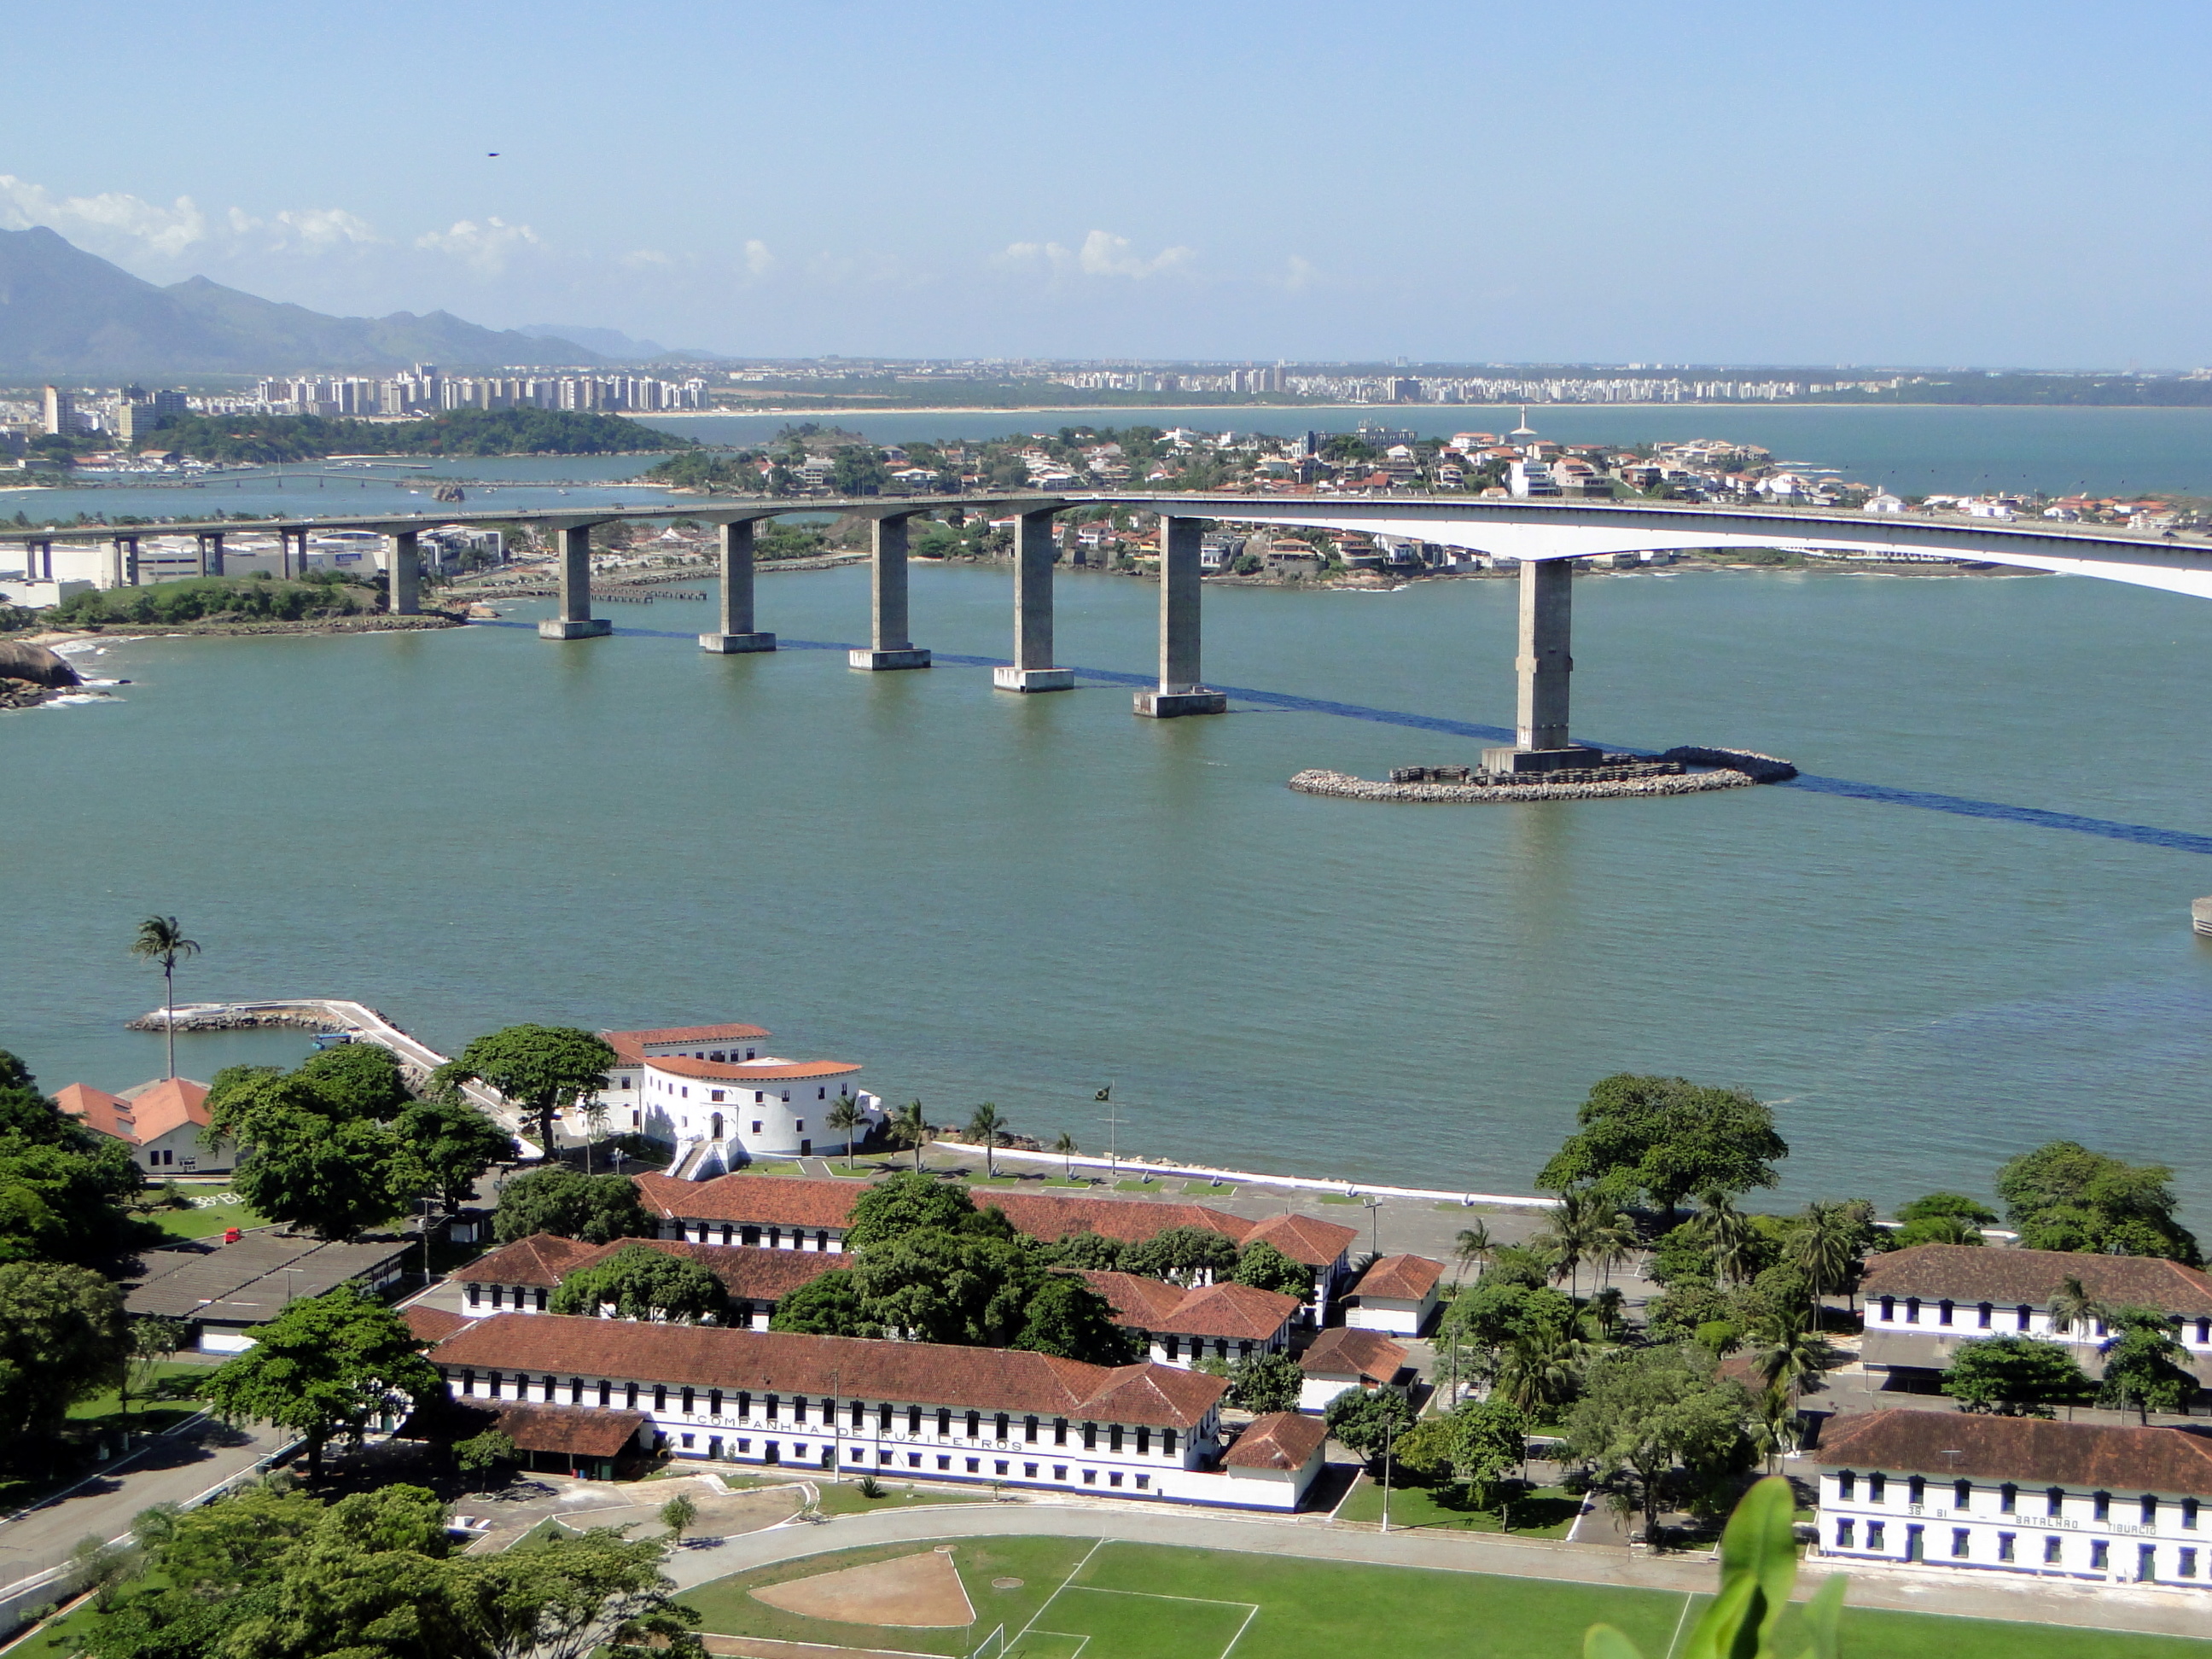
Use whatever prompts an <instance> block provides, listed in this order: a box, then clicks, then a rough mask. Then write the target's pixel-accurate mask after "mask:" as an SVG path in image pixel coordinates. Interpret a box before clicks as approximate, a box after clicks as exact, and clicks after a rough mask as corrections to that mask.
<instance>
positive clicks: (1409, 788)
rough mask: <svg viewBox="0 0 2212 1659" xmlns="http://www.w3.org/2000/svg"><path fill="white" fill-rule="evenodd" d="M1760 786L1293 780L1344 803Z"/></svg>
mask: <svg viewBox="0 0 2212 1659" xmlns="http://www.w3.org/2000/svg"><path fill="white" fill-rule="evenodd" d="M1756 781H1758V780H1756V779H1754V778H1753V777H1751V776H1750V775H1747V774H1746V773H1742V772H1738V771H1735V770H1733V769H1731V770H1726V771H1718V772H1691V773H1686V774H1681V775H1676V776H1673V777H1656V778H1624V779H1620V780H1618V781H1614V782H1611V783H1378V782H1376V781H1375V780H1374V779H1372V778H1356V777H1353V776H1352V775H1351V774H1350V773H1348V772H1325V771H1321V770H1318V769H1316V770H1313V771H1306V772H1301V773H1299V774H1298V775H1297V776H1296V777H1294V778H1292V779H1291V788H1293V789H1295V790H1297V792H1298V793H1300V794H1302V795H1334V796H1336V797H1338V798H1339V799H1344V800H1411V801H1514V800H1610V799H1619V798H1621V797H1624V796H1632V795H1695V794H1701V793H1705V792H1706V791H1708V790H1712V789H1745V788H1748V787H1750V786H1751V785H1752V784H1753V783H1754V782H1756Z"/></svg>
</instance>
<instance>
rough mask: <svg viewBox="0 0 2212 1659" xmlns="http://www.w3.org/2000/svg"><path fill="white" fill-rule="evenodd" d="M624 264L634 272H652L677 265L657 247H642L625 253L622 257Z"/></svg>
mask: <svg viewBox="0 0 2212 1659" xmlns="http://www.w3.org/2000/svg"><path fill="white" fill-rule="evenodd" d="M622 262H623V264H625V265H628V266H629V268H630V269H631V270H654V269H658V268H663V267H665V266H668V265H671V264H674V263H675V261H674V260H672V259H671V258H669V257H668V256H667V255H666V254H665V253H663V252H661V251H660V250H659V248H657V247H641V248H638V249H636V250H635V252H629V253H625V254H623V257H622Z"/></svg>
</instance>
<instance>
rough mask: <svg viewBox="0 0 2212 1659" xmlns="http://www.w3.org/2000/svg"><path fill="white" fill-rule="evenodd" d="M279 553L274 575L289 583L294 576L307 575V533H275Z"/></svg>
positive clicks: (286, 531) (289, 531)
mask: <svg viewBox="0 0 2212 1659" xmlns="http://www.w3.org/2000/svg"><path fill="white" fill-rule="evenodd" d="M276 535H277V541H278V546H279V551H278V554H277V556H276V574H278V575H279V576H281V577H283V579H284V580H287V581H289V580H291V579H292V578H293V577H295V576H304V575H306V574H307V532H306V531H304V530H280V531H278V532H276Z"/></svg>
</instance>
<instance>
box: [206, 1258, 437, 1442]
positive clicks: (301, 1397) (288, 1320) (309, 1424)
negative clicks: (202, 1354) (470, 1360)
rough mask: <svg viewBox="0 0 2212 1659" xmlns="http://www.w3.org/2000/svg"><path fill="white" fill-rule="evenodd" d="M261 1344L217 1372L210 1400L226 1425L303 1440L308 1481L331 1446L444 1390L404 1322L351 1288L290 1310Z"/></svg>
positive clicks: (209, 1386)
mask: <svg viewBox="0 0 2212 1659" xmlns="http://www.w3.org/2000/svg"><path fill="white" fill-rule="evenodd" d="M259 1337H260V1340H258V1341H257V1342H256V1343H255V1344H254V1346H252V1347H251V1348H249V1349H247V1350H246V1352H244V1353H242V1354H240V1355H238V1356H237V1357H236V1358H232V1359H228V1360H226V1361H224V1362H223V1364H222V1365H220V1366H218V1367H217V1368H216V1370H215V1372H214V1374H213V1375H212V1376H210V1377H209V1378H208V1380H207V1383H206V1385H205V1388H204V1398H205V1399H206V1400H207V1402H208V1403H209V1404H210V1406H212V1407H215V1409H216V1411H217V1412H218V1413H221V1414H222V1416H223V1417H224V1418H225V1419H228V1420H232V1421H237V1420H240V1419H246V1420H252V1421H255V1422H267V1423H275V1424H276V1425H280V1426H281V1427H283V1428H288V1429H296V1430H297V1431H299V1432H300V1433H301V1436H303V1437H305V1439H306V1440H307V1468H308V1470H309V1472H310V1473H311V1474H320V1473H321V1470H322V1458H323V1448H324V1447H325V1446H326V1445H327V1444H329V1443H330V1442H331V1440H332V1439H334V1438H336V1437H338V1436H339V1435H346V1436H349V1437H351V1438H353V1439H354V1440H356V1441H358V1440H359V1439H360V1438H361V1436H362V1431H363V1430H364V1429H365V1428H366V1426H367V1425H368V1421H369V1419H371V1418H373V1417H375V1416H377V1415H378V1414H380V1413H386V1412H391V1411H394V1410H400V1411H404V1409H405V1405H404V1401H408V1400H413V1399H421V1398H424V1397H426V1396H428V1395H434V1394H436V1393H438V1392H439V1391H441V1389H443V1388H444V1387H445V1384H444V1383H443V1382H442V1381H441V1379H440V1378H439V1376H438V1368H437V1367H436V1366H435V1365H433V1364H431V1363H430V1362H429V1361H428V1360H427V1359H425V1358H422V1343H421V1342H419V1341H418V1340H416V1337H415V1335H414V1334H413V1333H412V1332H410V1330H409V1329H408V1328H407V1322H406V1321H405V1320H404V1319H402V1318H401V1317H400V1316H398V1314H396V1313H394V1312H393V1311H392V1310H391V1309H389V1308H387V1307H386V1306H385V1305H384V1304H382V1303H380V1302H378V1301H375V1300H374V1299H372V1298H371V1297H366V1296H364V1295H362V1293H361V1291H358V1290H356V1289H355V1288H354V1287H353V1286H352V1285H339V1286H338V1288H337V1289H336V1290H334V1291H328V1292H326V1293H325V1294H324V1295H322V1296H315V1297H306V1298H304V1299H302V1300H301V1301H298V1302H295V1303H293V1304H291V1305H290V1306H289V1307H288V1308H285V1309H284V1310H283V1311H281V1312H280V1313H278V1314H277V1316H276V1318H274V1319H272V1320H270V1322H268V1323H267V1324H265V1325H264V1326H263V1327H262V1328H261V1330H260V1333H259Z"/></svg>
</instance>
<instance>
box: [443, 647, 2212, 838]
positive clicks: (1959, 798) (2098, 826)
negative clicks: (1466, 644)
mask: <svg viewBox="0 0 2212 1659" xmlns="http://www.w3.org/2000/svg"><path fill="white" fill-rule="evenodd" d="M471 626H472V627H477V628H535V627H536V626H537V623H523V622H497V623H481V622H480V623H471ZM614 631H615V635H616V636H617V638H623V637H629V638H636V639H650V640H682V641H684V643H686V644H687V645H691V646H694V647H696V645H697V643H698V637H699V636H698V635H697V634H696V633H685V634H678V633H675V632H672V631H671V630H669V629H659V628H617V629H615V630H614ZM777 648H778V649H780V650H784V651H850V650H852V649H854V647H852V646H850V645H848V644H845V643H842V642H841V641H834V640H793V639H785V640H779V641H777ZM934 655H935V659H936V660H937V661H939V662H940V663H949V664H953V665H957V666H959V667H963V668H1005V667H1007V666H1009V663H1008V661H1007V659H1006V658H1004V657H963V656H956V655H954V654H953V653H951V652H949V651H939V652H937V653H934ZM1074 672H1075V674H1076V676H1077V678H1080V679H1086V680H1095V681H1097V683H1098V684H1102V685H1127V686H1132V687H1140V686H1147V685H1155V684H1158V676H1156V675H1152V674H1125V673H1122V672H1121V671H1118V670H1115V669H1111V668H1077V669H1075V670H1074ZM1212 689H1213V690H1217V691H1225V692H1227V693H1228V694H1229V695H1230V696H1231V697H1234V698H1236V699H1237V701H1238V702H1249V703H1257V704H1259V705H1260V706H1261V708H1283V709H1289V710H1291V711H1293V712H1296V713H1297V714H1334V715H1335V716H1337V717H1338V718H1339V719H1341V720H1371V721H1374V722H1375V723H1376V724H1377V725H1380V726H1410V727H1412V728H1413V730H1415V731H1417V732H1443V733H1444V734H1446V735H1448V736H1450V737H1456V738H1477V739H1480V741H1482V742H1484V743H1510V742H1512V741H1513V733H1512V732H1510V731H1509V730H1507V729H1506V728H1505V727H1504V726H1479V725H1476V724H1475V723H1474V722H1473V721H1471V720H1446V719H1445V718H1444V717H1443V715H1441V714H1409V713H1407V712H1406V711H1404V710H1402V709H1396V708H1368V707H1366V706H1365V705H1364V704H1362V703H1356V702H1334V701H1332V700H1330V699H1328V698H1326V697H1302V696H1296V695H1294V694H1293V693H1291V692H1288V691H1261V690H1255V689H1253V688H1252V687H1250V686H1243V685H1215V686H1214V687H1213V688H1212ZM1605 746H1606V747H1607V748H1608V749H1619V750H1622V751H1623V752H1625V753H1628V754H1644V753H1647V752H1649V751H1647V750H1639V749H1636V748H1633V747H1632V746H1631V745H1629V744H1606V745H1605ZM1770 787H1773V788H1778V789H1809V790H1811V791H1812V792H1813V793H1814V794H1819V795H1843V796H1846V797H1848V798H1850V799H1854V800H1870V801H1879V802H1880V803H1881V804H1882V805H1886V806H1917V807H1919V808H1920V809H1921V810H1923V811H1929V812H1951V813H1955V814H1957V815H1958V816H1959V817H1968V818H1992V819H1996V820H1997V821H1998V822H2000V823H2021V824H2026V825H2027V826H2028V827H2030V828H2031V829H2067V830H2071V831H2072V832H2073V833H2074V834H2075V835H2077V836H2104V837H2105V838H2106V840H2108V841H2126V842H2135V843H2136V845H2137V846H2139V847H2161V848H2166V850H2167V851H2169V852H2175V853H2203V854H2207V855H2212V836H2200V835H2192V834H2191V833H2190V832H2189V831H2188V830H2185V829H2160V828H2159V827H2158V826H2157V825H2155V824H2150V823H2121V822H2119V821H2118V819H2114V818H2092V817H2083V816H2081V814H2080V813H2078V812H2051V811H2045V809H2044V808H2042V807H2039V806H2012V805H2007V804H2006V803H2004V802H2002V801H1995V800H1975V799H1971V798H1970V797H1967V796H1965V795H1942V794H1937V793H1935V792H1933V791H1931V790H1926V789H1893V788H1892V787H1890V786H1888V785H1887V784H1884V783H1859V782H1855V781H1852V780H1851V779H1849V778H1825V777H1820V776H1816V775H1810V774H1808V773H1803V772H1801V773H1799V774H1798V775H1796V777H1794V778H1792V779H1790V781H1788V782H1787V783H1779V784H1774V785H1771V786H1770Z"/></svg>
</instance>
